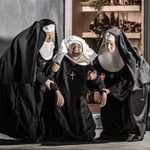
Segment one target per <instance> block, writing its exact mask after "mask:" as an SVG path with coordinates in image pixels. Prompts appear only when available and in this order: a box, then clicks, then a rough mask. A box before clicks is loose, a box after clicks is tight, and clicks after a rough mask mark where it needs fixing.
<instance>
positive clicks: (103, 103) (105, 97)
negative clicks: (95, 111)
mask: <svg viewBox="0 0 150 150" xmlns="http://www.w3.org/2000/svg"><path fill="white" fill-rule="evenodd" d="M106 103H107V94H106V93H105V92H103V94H102V95H101V102H100V108H101V107H104V106H105V105H106Z"/></svg>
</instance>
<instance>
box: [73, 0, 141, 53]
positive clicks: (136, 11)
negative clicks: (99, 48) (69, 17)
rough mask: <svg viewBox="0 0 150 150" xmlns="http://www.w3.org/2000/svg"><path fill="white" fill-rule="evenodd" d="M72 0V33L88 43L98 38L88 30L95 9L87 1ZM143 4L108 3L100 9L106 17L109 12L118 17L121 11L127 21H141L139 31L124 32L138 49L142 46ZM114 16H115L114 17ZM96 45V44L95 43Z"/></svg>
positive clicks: (95, 13)
mask: <svg viewBox="0 0 150 150" xmlns="http://www.w3.org/2000/svg"><path fill="white" fill-rule="evenodd" d="M73 1H74V4H73V6H74V10H73V11H74V13H73V18H75V19H73V20H74V22H73V34H75V35H78V36H80V37H82V38H84V39H85V40H86V41H88V42H89V45H90V44H91V43H92V45H94V44H93V42H95V41H94V39H95V40H96V39H97V38H98V36H97V35H96V34H95V33H94V32H90V30H89V25H90V22H91V21H92V20H93V19H94V18H95V17H96V15H97V11H98V10H97V9H95V8H94V7H90V6H89V2H80V0H73ZM142 6H143V5H109V6H103V7H102V9H101V11H104V12H105V13H106V14H107V16H108V17H110V12H114V13H115V15H116V16H117V15H118V16H119V17H120V14H121V13H127V15H128V21H133V22H135V21H136V22H138V23H141V31H138V32H125V34H126V35H127V37H128V38H129V39H130V41H131V43H132V44H133V45H134V46H135V47H137V48H138V49H140V50H141V51H143V50H142V48H143V24H142V22H143V14H142V12H143V11H142V9H143V7H142ZM116 16H115V17H116ZM95 45H96V44H95Z"/></svg>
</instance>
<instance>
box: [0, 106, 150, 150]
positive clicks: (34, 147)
mask: <svg viewBox="0 0 150 150" xmlns="http://www.w3.org/2000/svg"><path fill="white" fill-rule="evenodd" d="M90 109H91V111H92V112H93V117H94V119H95V122H96V124H97V128H98V129H96V137H98V136H99V134H100V132H101V123H100V121H99V118H100V113H98V112H99V107H98V105H95V104H90ZM0 150H150V131H147V132H146V134H145V137H144V139H143V141H138V142H103V141H100V140H94V141H92V142H65V143H64V142H59V143H58V142H43V143H38V144H27V143H21V142H17V141H16V140H14V139H12V138H10V137H8V136H7V135H4V134H1V133H0Z"/></svg>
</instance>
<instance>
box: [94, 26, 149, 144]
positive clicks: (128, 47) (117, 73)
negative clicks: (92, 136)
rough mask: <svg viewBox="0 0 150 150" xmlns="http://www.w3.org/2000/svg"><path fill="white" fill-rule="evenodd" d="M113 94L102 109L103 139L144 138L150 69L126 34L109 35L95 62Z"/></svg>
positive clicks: (115, 31) (112, 30) (101, 135)
mask: <svg viewBox="0 0 150 150" xmlns="http://www.w3.org/2000/svg"><path fill="white" fill-rule="evenodd" d="M93 65H94V67H95V68H96V70H97V71H98V72H99V73H104V74H105V80H104V83H105V85H106V88H107V89H109V91H110V93H109V94H108V96H107V103H106V105H105V106H104V107H103V108H101V111H100V113H101V121H102V127H103V130H102V132H101V133H100V139H102V140H112V141H120V140H123V141H139V140H142V139H143V138H144V134H145V132H146V121H147V111H148V89H149V81H150V68H149V65H148V63H147V62H146V61H145V59H144V57H143V55H142V54H141V52H140V51H139V50H137V49H136V48H135V47H133V46H132V44H131V43H130V41H129V40H128V38H127V37H126V35H125V34H124V32H123V31H122V30H120V29H117V28H111V29H109V30H107V31H106V33H105V35H104V37H103V40H102V43H101V46H100V47H99V51H98V57H97V58H96V59H95V60H94V62H93Z"/></svg>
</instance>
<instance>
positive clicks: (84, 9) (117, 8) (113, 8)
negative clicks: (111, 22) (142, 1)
mask: <svg viewBox="0 0 150 150" xmlns="http://www.w3.org/2000/svg"><path fill="white" fill-rule="evenodd" d="M97 11H98V10H97V9H95V8H94V7H90V6H85V5H82V12H97ZM102 11H105V12H110V11H114V12H118V11H127V12H129V11H130V12H134V11H141V9H140V5H112V6H103V7H102Z"/></svg>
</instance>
